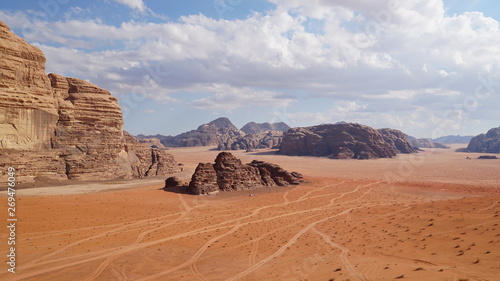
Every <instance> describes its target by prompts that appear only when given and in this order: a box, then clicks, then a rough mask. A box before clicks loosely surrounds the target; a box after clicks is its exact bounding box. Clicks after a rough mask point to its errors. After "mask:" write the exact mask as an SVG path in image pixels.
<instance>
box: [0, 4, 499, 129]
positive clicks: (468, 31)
mask: <svg viewBox="0 0 500 281" xmlns="http://www.w3.org/2000/svg"><path fill="white" fill-rule="evenodd" d="M115 1H118V0H115ZM118 2H120V3H122V4H125V5H128V6H129V7H131V8H132V9H134V10H136V11H147V10H148V8H147V7H146V6H145V5H144V3H143V1H125V0H122V1H118ZM271 2H273V3H275V4H276V5H277V7H276V9H275V10H272V11H269V12H267V13H264V12H262V13H253V14H251V15H250V16H248V17H247V18H245V19H239V20H217V19H213V18H209V17H206V16H204V15H203V14H198V15H190V16H184V17H181V18H180V19H179V20H178V21H176V22H172V21H169V22H163V23H155V22H147V21H144V20H141V21H134V20H130V21H127V22H123V23H121V24H120V25H117V26H112V25H107V24H105V23H103V22H102V21H101V20H99V19H89V18H86V19H84V20H79V19H72V20H65V21H58V22H44V21H35V20H33V17H31V16H30V15H28V14H27V13H20V12H12V13H11V12H6V11H0V18H2V19H3V20H5V21H6V22H7V23H8V24H9V25H10V26H11V27H16V28H18V29H20V30H21V32H23V31H30V32H26V34H24V35H23V36H24V37H25V38H27V39H28V40H29V41H31V42H38V43H37V46H39V47H40V48H41V49H42V50H43V51H44V52H45V54H46V56H47V57H48V60H47V69H48V71H51V72H58V73H61V74H65V75H72V76H76V77H80V78H84V79H89V80H91V81H92V82H93V83H96V84H98V85H99V86H101V87H104V88H107V89H109V90H111V91H112V92H113V94H115V95H117V96H122V95H127V94H129V93H130V92H140V93H144V94H143V95H144V96H146V97H148V98H153V99H155V100H161V101H164V102H168V103H170V102H180V99H181V100H182V101H184V102H186V103H187V104H188V105H189V106H191V107H195V108H200V109H207V110H213V111H221V110H230V111H231V110H232V111H235V110H236V109H239V108H245V107H246V108H251V107H255V106H263V107H268V108H283V107H286V106H290V105H293V104H299V103H300V99H299V98H296V97H291V95H292V94H290V95H286V94H285V93H293V94H295V93H300V94H301V96H302V97H304V96H306V97H318V96H320V97H324V98H331V99H332V100H335V101H336V104H337V107H335V105H334V106H333V107H332V109H331V110H327V111H321V112H312V111H311V112H308V111H301V110H297V111H298V112H296V113H293V114H296V118H302V119H303V120H310V122H313V121H314V122H319V123H325V122H331V121H335V122H336V121H340V120H343V119H346V120H347V119H348V120H347V121H350V120H359V121H363V120H364V121H367V122H372V120H370V117H369V116H371V115H370V114H375V116H378V117H379V119H380V120H381V121H380V122H378V123H380V124H382V123H381V122H386V124H392V125H398V126H399V125H401V124H403V125H411V126H414V127H418V125H417V124H420V123H425V122H427V121H428V120H429V118H431V117H433V116H434V117H435V118H436V120H439V118H440V117H439V116H441V115H442V112H444V111H446V110H448V109H449V108H450V105H451V104H461V103H464V100H465V99H466V98H468V97H470V96H471V93H474V91H475V89H476V88H477V87H478V85H480V83H481V82H480V80H479V78H478V75H479V74H484V73H491V72H494V71H497V72H498V73H500V70H499V69H498V68H497V67H495V66H498V65H500V56H498V54H499V53H500V27H499V23H498V22H497V21H496V20H494V19H492V18H488V17H485V16H484V15H483V14H482V13H479V12H467V13H463V14H459V15H454V16H448V15H446V14H445V9H444V6H443V2H442V1H441V0H408V1H394V0H377V1H369V0H363V1H348V0H339V1H327V0H290V1H285V0H272V1H271ZM394 3H396V5H395V4H394ZM74 12H75V15H77V13H79V12H81V11H79V10H74ZM86 16H87V15H86ZM312 19H314V20H316V22H315V24H316V25H317V26H318V27H319V28H318V30H320V31H319V32H316V33H313V32H312V31H311V29H310V28H309V25H310V24H311V20H312ZM61 45H62V46H61ZM116 46H119V47H116ZM190 94H193V96H192V97H191V98H188V97H187V96H186V95H190ZM181 95H182V98H179V97H178V96H181ZM174 96H175V98H174ZM318 103H321V102H320V101H318ZM478 104H479V109H477V110H476V111H475V112H474V113H473V114H475V115H481V116H483V117H485V116H486V117H485V118H488V117H487V115H486V112H487V113H488V114H489V115H493V116H490V117H489V118H492V119H494V118H495V117H497V118H496V119H498V111H497V108H498V107H495V106H498V101H497V99H496V98H493V97H490V98H489V100H488V101H485V100H481V103H478ZM335 108H337V109H336V110H335ZM422 108H425V114H424V111H423V110H422ZM417 109H419V110H417ZM392 111H394V112H392ZM380 112H383V113H385V114H386V115H383V114H382V113H380ZM289 114H292V113H289ZM464 116H465V117H466V115H464ZM290 117H291V116H290ZM410 117H411V118H410ZM434 117H433V118H434ZM476 117H477V116H476ZM378 123H377V124H378ZM386 126H387V125H386Z"/></svg>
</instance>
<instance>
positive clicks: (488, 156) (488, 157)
mask: <svg viewBox="0 0 500 281" xmlns="http://www.w3.org/2000/svg"><path fill="white" fill-rule="evenodd" d="M477 159H498V157H496V156H495V155H481V156H479V157H478V158H477Z"/></svg>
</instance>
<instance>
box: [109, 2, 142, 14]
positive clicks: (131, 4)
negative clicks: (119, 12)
mask: <svg viewBox="0 0 500 281" xmlns="http://www.w3.org/2000/svg"><path fill="white" fill-rule="evenodd" d="M114 1H116V2H118V3H120V4H124V5H126V6H129V7H130V8H131V9H133V10H138V11H139V12H144V11H145V10H146V5H145V4H144V2H143V1H142V0H114Z"/></svg>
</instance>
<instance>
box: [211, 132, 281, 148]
mask: <svg viewBox="0 0 500 281" xmlns="http://www.w3.org/2000/svg"><path fill="white" fill-rule="evenodd" d="M282 140H283V132H281V131H267V132H262V133H257V134H249V135H244V136H240V137H237V138H230V139H228V140H227V141H226V142H223V143H220V144H219V146H218V149H219V150H241V149H243V150H252V149H264V148H279V146H280V145H281V141H282Z"/></svg>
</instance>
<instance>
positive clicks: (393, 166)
mask: <svg viewBox="0 0 500 281" xmlns="http://www.w3.org/2000/svg"><path fill="white" fill-rule="evenodd" d="M454 148H456V147H454ZM169 152H170V153H172V154H173V155H174V156H175V158H176V160H177V161H179V162H181V163H184V164H185V166H184V171H183V172H182V173H181V174H179V175H178V177H180V178H181V179H183V180H188V179H189V177H190V176H191V174H192V173H193V171H194V168H195V167H196V165H197V163H198V162H213V160H214V159H215V157H216V155H217V153H218V151H214V150H209V149H208V148H206V147H205V148H179V149H172V150H170V151H169ZM234 154H235V156H236V157H238V158H240V159H242V161H243V162H244V163H248V162H250V161H252V160H254V159H257V160H264V161H268V162H271V163H276V164H279V165H281V167H283V168H284V169H286V170H288V171H297V172H300V173H302V174H303V175H304V176H305V179H306V180H307V181H308V183H305V184H303V185H300V186H292V187H276V188H271V189H269V188H268V189H261V190H252V191H243V192H229V193H222V194H221V195H218V196H193V195H188V194H183V193H176V192H166V191H163V190H161V188H162V187H163V180H164V178H162V179H156V180H147V181H132V182H127V183H125V184H124V183H123V182H107V183H100V184H79V185H72V186H58V187H51V188H38V189H23V190H18V195H17V200H18V211H17V215H18V218H19V222H18V230H17V231H18V233H17V257H18V259H17V262H18V267H17V273H16V274H11V273H8V272H7V270H6V266H5V263H4V265H3V266H2V268H3V270H2V271H1V272H0V280H12V281H14V280H36V281H41V280H50V281H54V280H292V281H294V280H311V281H316V280H319V281H322V280H324V281H328V280H337V281H338V280H396V279H397V280H440V281H444V280H450V281H451V280H500V277H499V276H500V226H499V224H500V216H499V215H500V204H499V201H500V172H499V171H500V160H478V159H475V158H477V156H479V155H480V154H472V153H470V154H463V153H456V152H453V149H448V150H443V149H427V151H425V152H420V153H417V154H412V155H398V156H397V157H396V158H394V159H378V160H330V159H324V158H313V157H290V156H279V155H275V154H274V153H273V152H272V151H261V152H255V153H245V152H243V151H241V152H234ZM467 156H469V157H471V158H473V159H471V160H469V159H466V157H467ZM89 191H91V192H89ZM251 194H252V195H253V196H250V195H251ZM1 196H3V197H4V198H0V199H1V200H2V202H5V193H4V192H2V195H1ZM6 218H7V217H6V212H2V213H1V217H0V219H3V221H4V222H5V219H6ZM6 238H7V236H6V234H5V231H2V237H0V239H1V241H6ZM0 249H1V251H0V254H1V255H2V256H3V257H4V259H6V258H5V257H6V251H7V244H6V242H5V243H4V242H2V246H1V247H0Z"/></svg>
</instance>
